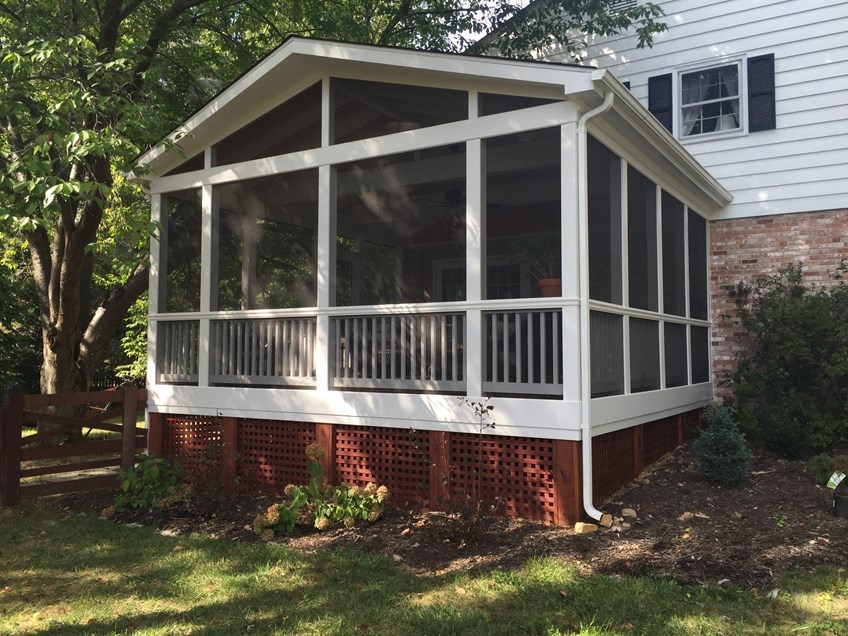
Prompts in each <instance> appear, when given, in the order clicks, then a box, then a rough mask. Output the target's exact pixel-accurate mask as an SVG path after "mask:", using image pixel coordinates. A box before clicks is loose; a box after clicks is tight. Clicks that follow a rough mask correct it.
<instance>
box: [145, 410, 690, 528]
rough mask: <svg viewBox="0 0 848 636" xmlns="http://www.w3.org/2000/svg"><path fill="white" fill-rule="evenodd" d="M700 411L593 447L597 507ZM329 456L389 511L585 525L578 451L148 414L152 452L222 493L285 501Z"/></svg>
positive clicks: (460, 437)
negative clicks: (379, 493) (377, 494)
mask: <svg viewBox="0 0 848 636" xmlns="http://www.w3.org/2000/svg"><path fill="white" fill-rule="evenodd" d="M698 413H699V412H698V411H690V412H689V413H684V414H681V415H677V416H674V417H669V418H664V419H661V420H655V421H653V422H648V423H645V424H641V425H639V426H634V427H631V428H627V429H623V430H620V431H616V432H613V433H607V434H604V435H599V436H596V437H595V438H593V446H592V455H593V462H594V470H593V472H594V476H593V477H594V479H593V490H594V498H595V505H596V506H600V505H601V504H602V502H603V501H605V500H606V499H608V498H609V497H610V496H611V495H612V494H613V493H615V492H616V491H617V490H618V489H619V488H621V487H622V486H624V485H625V484H627V483H628V482H629V481H631V480H632V479H633V478H635V477H636V476H637V475H638V474H639V473H640V472H641V471H642V470H643V468H645V467H646V466H648V465H649V464H651V463H653V462H654V461H656V460H657V459H659V458H660V457H661V456H662V455H664V454H665V453H667V452H669V451H671V450H673V449H674V448H676V447H677V446H678V445H679V444H682V443H683V442H685V441H686V440H687V439H689V437H690V436H691V432H692V431H693V430H694V428H695V427H697V426H700V418H699V415H698ZM313 443H317V444H320V445H321V446H322V447H323V448H324V450H325V451H326V456H325V457H324V459H323V460H322V464H323V469H324V474H325V476H326V477H327V478H328V480H329V481H330V482H331V483H338V482H345V483H348V484H352V485H353V484H358V485H365V484H366V483H368V482H371V481H374V482H378V483H380V484H385V485H386V486H387V487H388V488H389V490H390V491H391V493H392V503H393V505H396V506H398V507H402V508H406V509H412V510H416V509H425V508H426V509H443V508H444V507H445V503H446V501H447V500H448V499H449V498H450V497H457V496H464V494H466V493H468V494H473V495H474V496H475V497H479V498H480V499H481V500H483V501H485V502H488V503H495V502H496V501H497V506H496V510H497V512H498V514H501V515H506V516H508V517H520V518H524V519H534V520H537V521H543V522H546V523H551V524H556V525H571V524H573V523H575V522H576V521H579V520H580V519H582V518H583V516H584V513H583V507H582V501H581V492H582V482H581V478H580V472H581V471H580V442H574V441H566V440H547V439H537V438H528V437H509V436H502V435H477V434H467V433H453V432H447V431H445V432H443V431H416V430H412V429H394V428H383V427H371V426H343V425H337V424H313V423H307V422H287V421H275V420H256V419H242V418H235V417H205V416H194V415H165V414H161V413H150V431H149V451H150V453H151V454H153V455H156V456H162V457H171V458H173V459H175V460H176V461H178V462H179V463H180V464H181V466H182V467H183V469H184V471H185V473H186V475H187V478H188V479H189V480H191V478H192V477H193V476H195V477H196V476H199V475H201V474H204V475H207V476H208V475H209V474H210V473H209V471H214V472H217V473H218V474H220V476H221V479H222V481H223V483H224V485H225V486H227V487H229V488H237V489H238V490H240V491H242V492H245V493H251V494H260V493H261V494H280V495H282V491H283V489H284V488H285V486H286V484H289V483H295V484H301V483H305V482H306V481H307V480H308V479H309V474H308V472H307V469H306V455H305V450H306V447H307V446H309V445H310V444H313Z"/></svg>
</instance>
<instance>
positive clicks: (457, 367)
mask: <svg viewBox="0 0 848 636" xmlns="http://www.w3.org/2000/svg"><path fill="white" fill-rule="evenodd" d="M465 340H466V336H465V314H462V313H443V314H410V315H370V316H346V317H340V318H333V319H332V336H331V346H332V349H331V351H332V355H333V360H332V361H331V365H330V369H331V372H332V376H333V377H332V379H331V386H333V387H334V388H363V389H389V390H406V391H434V392H435V391H438V392H452V391H464V390H465V356H464V343H465Z"/></svg>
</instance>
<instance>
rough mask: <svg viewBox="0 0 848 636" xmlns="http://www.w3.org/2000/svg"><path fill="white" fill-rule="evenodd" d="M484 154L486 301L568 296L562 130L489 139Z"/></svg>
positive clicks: (552, 129) (537, 131)
mask: <svg viewBox="0 0 848 636" xmlns="http://www.w3.org/2000/svg"><path fill="white" fill-rule="evenodd" d="M484 152H485V165H486V182H485V183H486V192H485V197H484V199H485V201H486V211H485V215H486V223H485V227H486V290H485V293H486V296H485V297H486V298H487V299H489V300H494V299H497V298H530V297H534V296H540V295H543V294H544V295H550V296H560V295H562V280H561V276H562V272H561V263H562V255H561V251H562V250H561V239H560V219H561V216H562V215H561V212H560V167H559V166H560V131H559V128H545V129H543V130H535V131H532V132H526V133H520V134H517V135H505V136H503V137H495V138H493V139H487V140H486V143H485V148H484ZM548 284H550V287H548Z"/></svg>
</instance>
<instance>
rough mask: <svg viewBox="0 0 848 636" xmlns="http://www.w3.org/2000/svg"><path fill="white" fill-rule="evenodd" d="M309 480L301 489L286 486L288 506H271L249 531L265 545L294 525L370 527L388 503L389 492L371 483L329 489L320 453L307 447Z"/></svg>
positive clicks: (290, 529) (341, 485) (340, 485)
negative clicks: (368, 525) (263, 541)
mask: <svg viewBox="0 0 848 636" xmlns="http://www.w3.org/2000/svg"><path fill="white" fill-rule="evenodd" d="M306 456H307V458H308V459H307V461H306V465H307V467H308V468H309V474H310V475H311V479H310V480H309V483H307V484H306V485H305V486H295V485H294V484H289V485H288V486H286V490H285V494H286V495H287V496H289V497H291V503H289V504H284V503H276V504H272V505H271V506H270V507H269V508H268V510H267V511H266V512H265V513H263V514H259V515H257V516H256V518H255V519H254V520H253V531H254V532H255V533H256V534H258V535H259V536H260V537H262V538H263V539H264V540H266V541H269V540H271V539H273V538H274V534H275V533H279V532H282V533H288V532H291V531H292V530H294V527H295V525H304V526H308V525H312V526H314V527H315V528H316V529H318V530H328V529H330V528H332V527H334V526H337V525H339V524H342V525H344V526H345V527H346V528H351V527H353V526H355V525H356V524H357V523H358V522H361V521H362V522H369V523H373V522H374V521H377V519H379V518H380V517H381V516H382V515H383V506H384V504H385V502H386V501H388V499H389V489H388V488H386V487H385V486H378V485H377V484H375V483H370V484H367V485H366V486H365V487H364V488H361V487H359V486H348V485H347V484H344V483H342V484H339V485H337V486H330V485H329V484H327V480H326V479H325V478H324V471H323V469H322V468H321V464H320V463H319V461H320V460H321V458H322V457H324V449H323V448H321V447H320V446H319V445H318V444H311V445H310V446H309V447H308V448H307V449H306Z"/></svg>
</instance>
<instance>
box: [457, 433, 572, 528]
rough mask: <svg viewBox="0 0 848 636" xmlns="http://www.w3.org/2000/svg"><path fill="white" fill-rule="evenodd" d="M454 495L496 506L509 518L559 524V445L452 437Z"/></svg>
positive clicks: (522, 440)
mask: <svg viewBox="0 0 848 636" xmlns="http://www.w3.org/2000/svg"><path fill="white" fill-rule="evenodd" d="M448 469H449V472H450V492H451V496H452V497H469V496H470V497H473V498H474V499H479V500H480V501H482V502H483V503H484V505H492V504H496V505H498V507H499V508H500V511H501V512H502V513H503V514H505V515H507V516H510V517H522V518H525V519H538V520H540V521H546V522H550V523H554V522H555V521H556V507H555V497H554V443H553V441H551V440H541V439H531V438H526V437H495V436H492V435H476V434H461V433H453V434H451V436H450V455H449V468H448Z"/></svg>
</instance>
